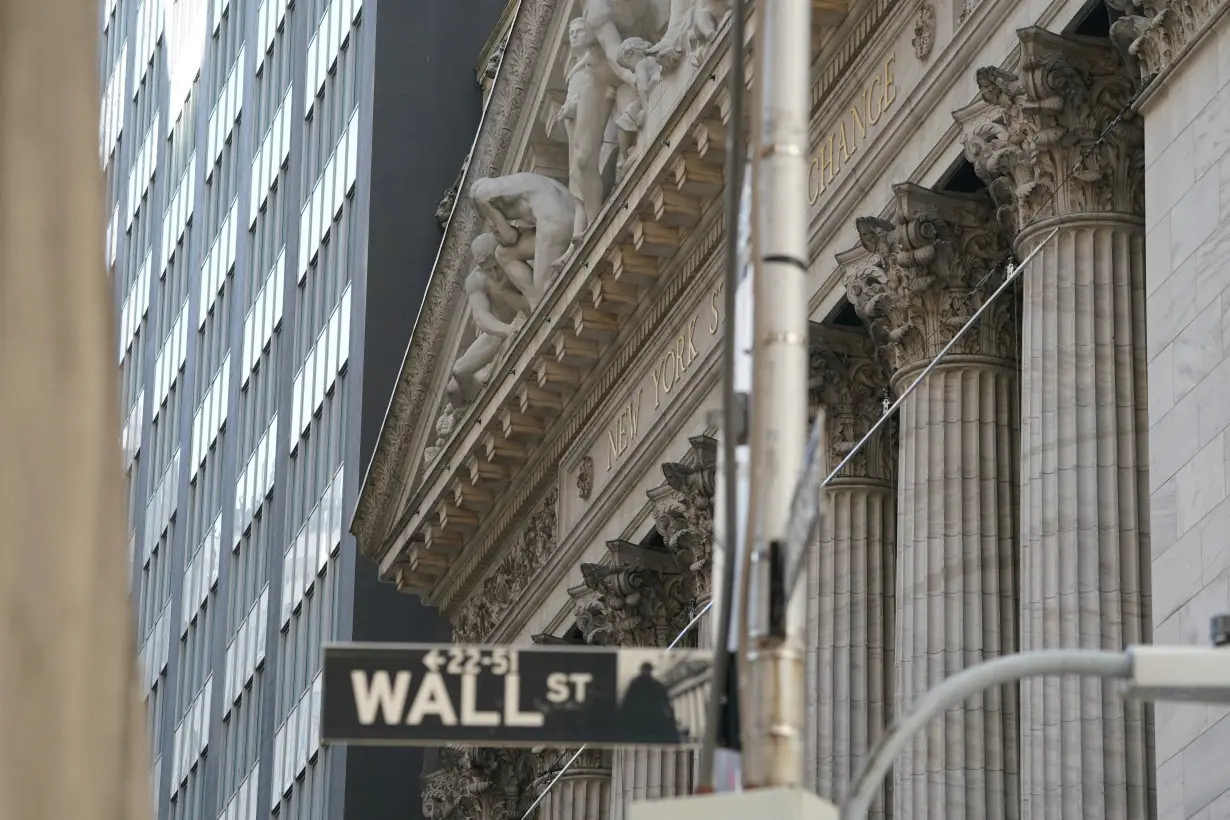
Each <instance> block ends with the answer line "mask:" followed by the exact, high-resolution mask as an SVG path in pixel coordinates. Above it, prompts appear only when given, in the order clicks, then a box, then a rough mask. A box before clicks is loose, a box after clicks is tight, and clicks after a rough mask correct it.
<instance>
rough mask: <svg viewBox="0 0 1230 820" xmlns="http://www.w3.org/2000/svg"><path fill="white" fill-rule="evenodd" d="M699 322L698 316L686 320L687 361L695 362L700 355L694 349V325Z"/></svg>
mask: <svg viewBox="0 0 1230 820" xmlns="http://www.w3.org/2000/svg"><path fill="white" fill-rule="evenodd" d="M699 320H700V317H699V316H693V317H692V318H691V319H689V320H688V336H687V342H688V361H693V362H694V361H696V357H697V356H699V355H700V351H699V350H697V349H696V323H697V321H699Z"/></svg>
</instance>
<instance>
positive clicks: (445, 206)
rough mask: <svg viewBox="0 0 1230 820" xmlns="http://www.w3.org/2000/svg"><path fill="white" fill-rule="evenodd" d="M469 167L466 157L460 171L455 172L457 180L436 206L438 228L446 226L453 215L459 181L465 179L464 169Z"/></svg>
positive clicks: (459, 189)
mask: <svg viewBox="0 0 1230 820" xmlns="http://www.w3.org/2000/svg"><path fill="white" fill-rule="evenodd" d="M469 167H470V158H469V157H468V156H467V157H466V158H465V162H463V163H461V170H460V171H458V172H457V178H456V179H455V180H453V184H452V185H451V186H449V189H448V190H447V191H445V192H444V196H443V197H442V198H441V199H440V204H439V205H437V206H436V221H437V222H439V223H440V227H444V226H445V225H447V224H448V220H449V217H451V216H452V215H453V206H454V205H455V204H456V203H457V195H458V193H460V191H461V180H462V179H464V178H465V175H466V169H467V168H469Z"/></svg>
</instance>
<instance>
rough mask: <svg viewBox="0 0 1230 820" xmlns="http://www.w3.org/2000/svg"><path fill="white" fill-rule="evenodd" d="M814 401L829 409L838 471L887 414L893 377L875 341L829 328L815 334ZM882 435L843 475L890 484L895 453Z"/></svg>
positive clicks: (830, 436)
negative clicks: (886, 409)
mask: <svg viewBox="0 0 1230 820" xmlns="http://www.w3.org/2000/svg"><path fill="white" fill-rule="evenodd" d="M809 369H810V378H809V388H810V402H811V404H812V405H814V406H823V407H824V410H825V415H826V418H825V423H826V427H827V431H826V432H827V435H828V446H829V469H832V468H833V467H836V466H837V464H839V463H840V462H841V460H842V459H843V458H845V457H846V456H847V455H848V454H849V453H850V452H851V451H852V450H853V449H854V445H855V444H857V443H858V442H859V440H860V439H862V438H863V436H865V435H867V431H868V430H870V429H871V426H872V425H873V424H875V423H876V421H878V420H879V418H880V416H881V415H882V414H883V408H884V402H885V401H886V400H887V398H888V395H889V380H888V374H887V373H885V372H884V368H883V366H882V365H881V363H880V360H879V359H878V358H877V357H876V355H875V350H874V347H873V345H872V344H871V340H870V339H869V338H868V337H867V334H866V333H863V332H861V331H859V330H854V329H847V328H841V327H832V326H826V327H823V328H821V329H820V330H819V331H817V332H816V333H814V334H813V338H812V346H811V350H810V368H809ZM884 442H885V437H884V435H883V434H877V435H876V436H874V437H873V438H872V439H871V441H869V442H868V443H867V446H866V447H863V448H862V449H861V450H859V451H858V452H857V453H856V454H855V456H854V458H852V459H851V460H850V463H849V464H847V465H846V467H845V469H844V470H842V475H843V476H850V477H859V478H874V479H879V480H883V481H890V480H892V478H893V474H894V472H895V470H894V466H893V453H892V452H891V451H890V450H888V449H887V448H886V447H885V446H884Z"/></svg>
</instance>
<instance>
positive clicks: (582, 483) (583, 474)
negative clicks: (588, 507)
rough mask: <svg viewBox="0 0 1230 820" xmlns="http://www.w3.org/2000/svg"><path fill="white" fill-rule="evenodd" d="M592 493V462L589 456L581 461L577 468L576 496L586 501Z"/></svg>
mask: <svg viewBox="0 0 1230 820" xmlns="http://www.w3.org/2000/svg"><path fill="white" fill-rule="evenodd" d="M593 492H594V460H593V458H591V457H590V456H585V458H583V459H581V464H580V466H579V467H578V468H577V495H579V496H580V497H581V500H582V501H588V500H589V497H590V496H591V495H593Z"/></svg>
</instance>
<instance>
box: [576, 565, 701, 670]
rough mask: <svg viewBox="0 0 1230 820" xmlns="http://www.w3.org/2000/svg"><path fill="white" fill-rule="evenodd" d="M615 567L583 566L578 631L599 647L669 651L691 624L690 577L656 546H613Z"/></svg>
mask: <svg viewBox="0 0 1230 820" xmlns="http://www.w3.org/2000/svg"><path fill="white" fill-rule="evenodd" d="M607 548H608V549H609V550H610V552H611V563H610V564H581V577H582V579H583V581H584V584H585V587H584V588H585V589H587V590H589V591H591V592H592V593H593V594H592V595H585V596H583V597H582V598H581V599H580V600H579V601H578V606H577V628H578V629H580V630H581V634H582V635H583V636H584V637H585V642H586V643H589V644H594V645H597V646H666V645H667V644H668V643H670V642H671V640H673V639H674V637H675V636H676V635H678V634H679V631H680V630H681V629H683V627H684V626H685V625H686V624H687V622H688V618H689V617H690V614H689V613H690V612H691V610H692V606H693V603H694V601H695V596H694V594H693V586H692V583H691V581H692V578H691V575H690V574H685V573H683V572H681V571H680V570H679V568H678V566H677V565H676V564H675V562H674V560H673V559H672V558H671V556H670V555H668V554H667V553H665V552H662V551H660V550H655V549H654V548H653V547H646V546H641V545H639V544H632V543H630V542H627V541H609V542H607Z"/></svg>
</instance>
